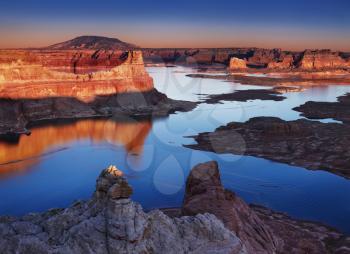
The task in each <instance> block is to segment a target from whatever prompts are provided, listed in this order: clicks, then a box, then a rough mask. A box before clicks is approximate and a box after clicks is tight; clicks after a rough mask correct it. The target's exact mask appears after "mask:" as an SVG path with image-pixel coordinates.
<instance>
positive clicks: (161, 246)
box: [0, 161, 350, 254]
mask: <svg viewBox="0 0 350 254" xmlns="http://www.w3.org/2000/svg"><path fill="white" fill-rule="evenodd" d="M131 195H132V188H131V187H130V186H129V184H128V182H127V180H126V178H125V177H124V176H123V173H122V172H121V171H120V170H118V169H117V168H116V167H114V166H110V167H108V168H107V169H105V170H103V171H102V172H101V174H100V176H99V177H98V179H97V181H96V190H95V192H94V194H93V196H92V197H91V199H90V200H88V201H78V202H76V203H74V204H72V206H71V207H68V208H65V209H51V210H49V211H47V212H44V213H39V214H28V215H26V216H23V217H21V218H16V217H9V216H2V217H0V246H1V253H3V254H10V253H11V254H12V253H26V254H41V253H42V254H44V253H45V254H46V253H56V254H60V253H62V254H70V253H72V254H73V253H91V254H92V253H94V254H95V253H101V254H102V253H121V254H122V253H125V254H126V253H135V254H137V253H140V254H141V253H155V254H158V253H159V254H161V253H208V254H209V253H210V254H212V253H222V254H224V253H225V254H226V253H232V254H256V253H261V254H265V253H266V254H273V253H281V254H282V253H305V254H306V253H314V254H319V253H336V254H341V253H346V251H347V250H349V248H350V239H349V237H348V238H346V237H345V236H343V235H342V234H341V233H339V232H337V231H334V230H332V229H330V228H328V227H326V226H323V225H320V224H316V223H311V222H305V221H297V220H293V219H291V218H289V217H288V216H286V215H284V214H280V213H276V212H273V211H271V210H268V209H266V208H263V207H257V206H249V205H247V204H246V203H245V202H244V201H243V200H241V199H240V198H239V197H238V196H237V195H235V194H234V193H232V192H230V191H228V190H225V189H224V188H223V186H222V184H221V179H220V172H219V169H218V164H217V163H216V162H215V161H212V162H207V163H203V164H199V165H197V166H195V167H194V168H193V169H192V171H191V173H190V175H189V177H188V179H187V183H186V194H185V198H184V202H183V207H182V208H178V209H164V210H163V211H161V210H153V211H150V212H148V213H146V212H144V211H143V209H142V207H141V206H140V205H139V204H137V203H135V202H133V201H132V200H131V199H130V197H131Z"/></svg>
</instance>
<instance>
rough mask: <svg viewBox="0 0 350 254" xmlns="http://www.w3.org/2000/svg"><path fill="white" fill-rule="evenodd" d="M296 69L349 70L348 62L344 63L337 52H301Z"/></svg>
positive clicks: (349, 63) (349, 64)
mask: <svg viewBox="0 0 350 254" xmlns="http://www.w3.org/2000/svg"><path fill="white" fill-rule="evenodd" d="M297 67H298V68H300V69H302V70H332V69H343V68H350V62H349V61H345V59H343V58H342V57H341V56H340V53H339V52H332V51H330V50H314V51H311V50H306V51H304V52H303V54H302V57H301V59H300V61H299V62H298V63H297Z"/></svg>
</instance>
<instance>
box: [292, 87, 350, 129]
mask: <svg viewBox="0 0 350 254" xmlns="http://www.w3.org/2000/svg"><path fill="white" fill-rule="evenodd" d="M293 110H295V111H298V112H301V113H302V116H304V117H307V118H309V119H327V118H332V119H335V120H338V121H341V122H343V123H344V124H350V94H349V93H348V94H345V95H343V96H340V97H338V101H337V102H315V101H308V102H307V103H305V104H304V105H301V106H299V107H296V108H294V109H293Z"/></svg>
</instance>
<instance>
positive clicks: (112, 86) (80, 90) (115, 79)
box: [0, 51, 153, 100]
mask: <svg viewBox="0 0 350 254" xmlns="http://www.w3.org/2000/svg"><path fill="white" fill-rule="evenodd" d="M122 58H125V59H124V61H123V63H122V64H120V65H118V66H116V67H114V68H112V69H111V70H108V71H98V72H92V73H88V74H74V73H67V72H58V71H53V70H50V69H49V68H47V67H43V66H41V65H37V64H36V65H32V64H28V63H23V62H21V61H17V62H15V63H10V64H8V65H5V64H3V65H1V66H0V76H1V79H2V82H1V89H0V97H2V98H8V99H23V98H26V99H40V98H47V97H75V98H79V99H82V100H90V99H91V98H92V99H93V98H94V97H95V96H97V95H112V94H118V93H125V92H146V91H150V90H152V89H153V81H152V78H151V77H150V76H149V75H148V73H147V72H146V70H145V68H144V65H143V59H142V53H141V52H139V51H130V52H127V53H126V54H124V55H122V56H121V57H120V59H122Z"/></svg>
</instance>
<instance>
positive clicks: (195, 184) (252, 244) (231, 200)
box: [182, 161, 278, 254]
mask: <svg viewBox="0 0 350 254" xmlns="http://www.w3.org/2000/svg"><path fill="white" fill-rule="evenodd" d="M202 213H210V214H214V215H215V216H216V217H217V218H219V219H220V220H221V221H222V222H223V223H224V225H225V226H226V227H227V228H228V229H229V230H231V231H233V232H235V233H236V234H237V236H238V237H239V238H240V239H241V241H242V242H243V244H244V245H245V246H246V248H247V251H248V252H249V253H261V254H262V253H264V254H265V253H266V254H267V253H268V254H271V253H275V252H276V251H277V245H278V240H277V238H276V237H275V235H274V234H273V233H272V231H271V230H270V228H269V227H268V226H267V225H265V224H264V222H263V221H262V220H260V219H259V218H258V216H257V215H256V214H255V213H254V211H253V210H251V208H250V207H249V206H248V205H247V204H246V203H245V202H244V201H242V200H241V199H240V198H239V197H237V196H236V195H235V194H234V193H233V192H230V191H228V190H225V189H224V187H223V186H222V184H221V179H220V173H219V169H218V164H217V162H215V161H210V162H207V163H203V164H198V165H197V166H195V167H194V168H193V169H192V171H191V173H190V175H189V177H188V178H187V182H186V194H185V198H184V203H183V207H182V215H188V216H194V215H197V214H202Z"/></svg>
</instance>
